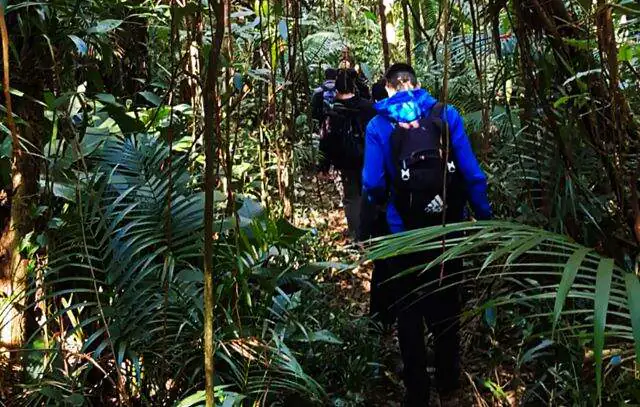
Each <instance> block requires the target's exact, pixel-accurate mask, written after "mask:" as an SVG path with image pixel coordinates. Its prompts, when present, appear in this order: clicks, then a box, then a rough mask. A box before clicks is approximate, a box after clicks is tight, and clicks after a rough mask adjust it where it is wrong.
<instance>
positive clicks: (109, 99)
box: [96, 93, 122, 106]
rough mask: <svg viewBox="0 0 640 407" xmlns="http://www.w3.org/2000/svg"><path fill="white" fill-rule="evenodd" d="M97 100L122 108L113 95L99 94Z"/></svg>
mask: <svg viewBox="0 0 640 407" xmlns="http://www.w3.org/2000/svg"><path fill="white" fill-rule="evenodd" d="M96 99H98V100H99V101H101V102H102V103H105V104H107V105H113V106H122V105H121V104H120V103H118V101H117V100H116V97H115V96H113V95H112V94H111V93H97V94H96Z"/></svg>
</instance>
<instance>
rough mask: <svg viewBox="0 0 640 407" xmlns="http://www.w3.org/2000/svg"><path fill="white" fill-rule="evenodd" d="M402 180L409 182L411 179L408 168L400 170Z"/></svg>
mask: <svg viewBox="0 0 640 407" xmlns="http://www.w3.org/2000/svg"><path fill="white" fill-rule="evenodd" d="M400 178H402V180H403V181H409V178H411V174H410V173H409V169H408V168H402V169H401V170H400Z"/></svg>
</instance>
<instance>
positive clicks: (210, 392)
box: [203, 0, 225, 407]
mask: <svg viewBox="0 0 640 407" xmlns="http://www.w3.org/2000/svg"><path fill="white" fill-rule="evenodd" d="M223 1H224V0H218V1H217V2H215V3H209V19H210V20H211V21H210V23H211V27H212V28H214V36H213V41H212V47H211V51H210V52H209V61H208V66H207V73H206V78H205V85H204V92H203V93H204V117H205V121H204V156H205V172H204V249H203V252H204V370H205V394H206V406H207V407H214V406H215V398H214V379H215V360H214V358H215V343H214V326H213V323H214V315H215V314H214V312H215V310H214V308H215V296H214V287H213V205H214V198H213V192H214V173H215V171H214V167H215V166H216V163H215V155H216V149H217V140H219V139H220V105H219V104H218V86H217V84H218V75H219V74H220V65H219V63H220V51H221V49H222V39H223V37H224V29H225V27H224V19H223V18H222V15H223V11H224V10H223V9H224V6H223ZM212 5H213V7H215V10H214V13H215V25H214V23H213V15H212V10H211V6H212Z"/></svg>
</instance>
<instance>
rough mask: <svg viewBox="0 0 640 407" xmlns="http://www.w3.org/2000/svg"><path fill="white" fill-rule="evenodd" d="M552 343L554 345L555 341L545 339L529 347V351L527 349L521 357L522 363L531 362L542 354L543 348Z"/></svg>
mask: <svg viewBox="0 0 640 407" xmlns="http://www.w3.org/2000/svg"><path fill="white" fill-rule="evenodd" d="M551 345H553V341H552V340H549V339H544V340H543V341H542V342H540V343H539V344H538V345H536V346H535V347H533V348H531V349H529V350H528V351H526V352H525V353H524V355H522V358H521V359H520V364H525V363H528V362H531V361H532V360H534V359H535V358H536V357H537V356H539V355H540V353H541V352H540V351H541V350H544V349H546V348H548V347H549V346H551Z"/></svg>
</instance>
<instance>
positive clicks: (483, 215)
mask: <svg viewBox="0 0 640 407" xmlns="http://www.w3.org/2000/svg"><path fill="white" fill-rule="evenodd" d="M446 113H447V122H448V123H449V131H450V135H451V147H452V151H453V153H454V155H455V158H456V165H457V167H458V168H459V169H460V172H461V173H462V177H463V178H464V181H465V184H466V187H467V194H468V196H469V202H470V203H471V207H472V208H473V212H474V214H475V216H476V218H477V219H479V220H486V219H491V216H492V214H491V204H490V203H489V198H488V197H487V177H486V176H485V174H484V172H483V171H482V168H480V164H478V160H477V159H476V156H475V155H474V154H473V150H472V149H471V143H469V138H468V137H467V134H466V133H465V131H464V123H463V122H462V117H460V114H459V113H458V111H457V110H456V109H454V108H453V107H451V106H448V107H447V111H446Z"/></svg>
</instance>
